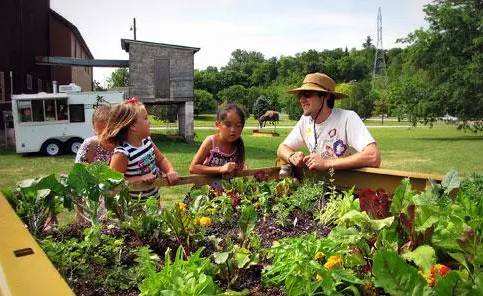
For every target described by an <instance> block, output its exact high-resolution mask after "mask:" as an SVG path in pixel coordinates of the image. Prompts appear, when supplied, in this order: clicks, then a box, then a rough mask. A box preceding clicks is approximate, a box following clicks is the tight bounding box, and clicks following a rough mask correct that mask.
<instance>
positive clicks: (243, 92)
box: [218, 85, 253, 115]
mask: <svg viewBox="0 0 483 296" xmlns="http://www.w3.org/2000/svg"><path fill="white" fill-rule="evenodd" d="M218 97H219V98H220V100H221V101H222V102H223V103H236V104H238V105H240V106H242V107H243V108H245V110H246V111H247V112H248V113H251V112H250V111H251V108H252V106H253V101H251V100H250V99H249V97H248V90H247V89H246V88H245V87H244V86H243V85H232V86H230V87H228V88H225V89H222V90H221V91H220V92H219V93H218ZM247 115H249V114H247Z"/></svg>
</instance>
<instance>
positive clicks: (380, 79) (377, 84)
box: [371, 7, 387, 124]
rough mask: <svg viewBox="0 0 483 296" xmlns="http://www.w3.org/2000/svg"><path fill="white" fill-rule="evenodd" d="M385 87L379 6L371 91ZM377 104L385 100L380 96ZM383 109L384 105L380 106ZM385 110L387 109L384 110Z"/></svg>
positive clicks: (385, 77) (385, 73)
mask: <svg viewBox="0 0 483 296" xmlns="http://www.w3.org/2000/svg"><path fill="white" fill-rule="evenodd" d="M386 87H387V72H386V59H385V57H384V48H383V46H382V13H381V7H379V9H378V12H377V43H376V54H375V55H374V67H373V69H372V91H371V92H372V93H373V91H374V90H375V89H376V88H379V89H386ZM379 104H385V100H384V99H383V98H381V100H380V101H379ZM381 107H382V108H380V109H382V110H385V109H386V108H385V106H381ZM386 112H387V111H386ZM381 121H382V124H384V112H381Z"/></svg>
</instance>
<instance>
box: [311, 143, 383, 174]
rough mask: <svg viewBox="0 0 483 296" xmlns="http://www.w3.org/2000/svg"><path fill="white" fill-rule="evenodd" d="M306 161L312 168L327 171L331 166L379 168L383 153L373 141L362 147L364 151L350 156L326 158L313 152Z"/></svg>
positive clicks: (341, 167) (335, 167) (337, 168)
mask: <svg viewBox="0 0 483 296" xmlns="http://www.w3.org/2000/svg"><path fill="white" fill-rule="evenodd" d="M304 162H305V164H306V165H307V167H308V168H309V169H310V170H318V171H326V170H328V169H329V168H334V169H335V170H345V169H357V168H363V167H375V168H378V167H379V166H380V165H381V154H380V153H379V149H378V148H377V145H376V143H371V144H369V145H367V146H366V147H365V148H364V149H362V151H360V152H357V153H355V154H353V155H350V156H348V157H341V158H335V159H324V158H322V156H320V155H318V154H315V153H312V154H310V155H308V156H306V157H305V158H304Z"/></svg>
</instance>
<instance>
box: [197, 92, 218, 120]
mask: <svg viewBox="0 0 483 296" xmlns="http://www.w3.org/2000/svg"><path fill="white" fill-rule="evenodd" d="M216 106H217V103H216V100H215V99H214V97H213V95H212V94H211V93H210V92H208V91H206V90H204V89H195V101H194V109H195V110H194V113H195V114H196V115H198V114H203V113H213V112H214V111H216Z"/></svg>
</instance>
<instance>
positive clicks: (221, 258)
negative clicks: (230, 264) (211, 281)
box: [213, 252, 230, 264]
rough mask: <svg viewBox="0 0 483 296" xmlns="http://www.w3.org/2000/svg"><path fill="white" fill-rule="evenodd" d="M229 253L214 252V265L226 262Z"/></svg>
mask: <svg viewBox="0 0 483 296" xmlns="http://www.w3.org/2000/svg"><path fill="white" fill-rule="evenodd" d="M229 255H230V252H215V253H213V257H214V258H215V263H216V264H224V263H225V262H226V260H228V256H229Z"/></svg>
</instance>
